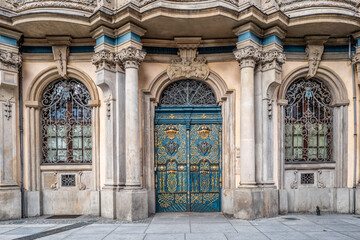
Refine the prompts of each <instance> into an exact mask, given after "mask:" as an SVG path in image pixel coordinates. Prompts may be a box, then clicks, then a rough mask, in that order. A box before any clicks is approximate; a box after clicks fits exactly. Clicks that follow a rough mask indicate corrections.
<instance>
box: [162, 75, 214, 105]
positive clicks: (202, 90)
mask: <svg viewBox="0 0 360 240" xmlns="http://www.w3.org/2000/svg"><path fill="white" fill-rule="evenodd" d="M216 103H217V101H216V96H215V93H214V91H213V90H212V89H211V87H210V86H209V85H207V84H206V83H203V82H200V81H196V80H191V79H186V80H180V81H176V82H173V83H171V84H169V86H167V87H166V88H165V89H164V91H163V92H162V95H161V98H160V105H161V106H166V105H168V106H179V105H182V106H196V105H216Z"/></svg>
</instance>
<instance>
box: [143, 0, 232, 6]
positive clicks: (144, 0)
mask: <svg viewBox="0 0 360 240" xmlns="http://www.w3.org/2000/svg"><path fill="white" fill-rule="evenodd" d="M138 1H139V5H140V6H141V7H142V6H145V5H147V4H150V3H152V2H156V0H138ZM205 1H208V0H169V2H183V3H184V2H189V3H191V2H192V3H194V2H205ZM222 1H224V2H228V3H231V4H234V5H236V6H238V5H239V1H238V0H222Z"/></svg>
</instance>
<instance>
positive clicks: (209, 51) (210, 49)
mask: <svg viewBox="0 0 360 240" xmlns="http://www.w3.org/2000/svg"><path fill="white" fill-rule="evenodd" d="M234 50H236V46H221V47H201V48H198V51H199V54H214V53H232V52H234Z"/></svg>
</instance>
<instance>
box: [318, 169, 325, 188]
mask: <svg viewBox="0 0 360 240" xmlns="http://www.w3.org/2000/svg"><path fill="white" fill-rule="evenodd" d="M321 175H322V171H321V170H318V184H317V186H318V188H326V184H325V183H324V181H323V180H322V177H321Z"/></svg>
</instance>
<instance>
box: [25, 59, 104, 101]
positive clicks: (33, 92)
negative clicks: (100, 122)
mask: <svg viewBox="0 0 360 240" xmlns="http://www.w3.org/2000/svg"><path fill="white" fill-rule="evenodd" d="M67 71H68V76H69V78H74V79H77V80H79V81H81V82H82V83H83V84H84V85H85V86H86V88H87V89H88V91H89V93H90V96H91V101H90V102H89V105H90V106H97V105H99V93H98V91H97V88H96V85H95V83H94V81H93V80H92V79H91V77H90V76H89V75H87V74H86V73H84V72H83V71H81V70H79V69H78V68H76V67H74V66H67ZM61 78H62V77H61V76H60V74H59V73H58V70H57V67H56V66H52V67H48V68H46V69H44V70H43V71H41V72H39V73H38V74H37V75H36V76H35V78H34V79H33V81H32V82H31V84H30V88H29V90H28V91H27V93H26V97H25V99H26V102H29V103H31V104H32V105H37V104H39V103H40V102H41V96H42V93H43V92H44V90H45V89H46V87H47V86H48V85H49V84H50V83H52V82H53V81H55V80H57V79H61Z"/></svg>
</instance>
